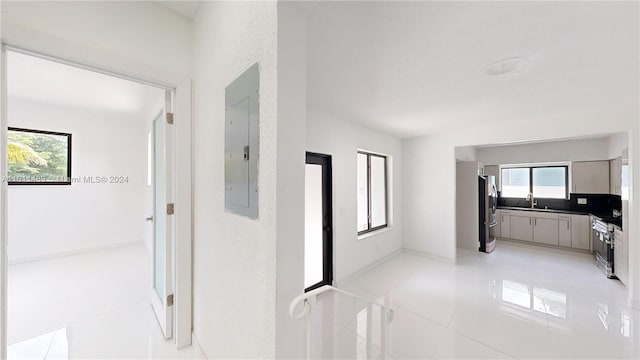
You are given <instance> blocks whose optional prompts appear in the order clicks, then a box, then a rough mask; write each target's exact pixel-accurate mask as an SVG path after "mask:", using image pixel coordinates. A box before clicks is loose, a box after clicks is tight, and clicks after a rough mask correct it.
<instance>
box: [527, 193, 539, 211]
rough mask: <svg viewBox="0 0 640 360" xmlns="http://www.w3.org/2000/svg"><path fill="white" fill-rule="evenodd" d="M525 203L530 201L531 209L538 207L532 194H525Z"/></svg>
mask: <svg viewBox="0 0 640 360" xmlns="http://www.w3.org/2000/svg"><path fill="white" fill-rule="evenodd" d="M527 201H531V208H532V209H534V208H535V207H536V205H538V202H537V201H536V199H534V198H533V194H532V193H528V194H527Z"/></svg>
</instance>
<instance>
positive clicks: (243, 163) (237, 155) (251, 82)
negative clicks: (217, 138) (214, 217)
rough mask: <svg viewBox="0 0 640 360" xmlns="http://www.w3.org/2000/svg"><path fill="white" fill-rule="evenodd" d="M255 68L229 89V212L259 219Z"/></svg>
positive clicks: (226, 161)
mask: <svg viewBox="0 0 640 360" xmlns="http://www.w3.org/2000/svg"><path fill="white" fill-rule="evenodd" d="M259 88H260V73H259V70H258V64H257V63H256V64H254V65H253V66H251V67H250V68H249V69H247V70H246V71H245V72H244V73H242V75H240V76H239V77H238V78H237V79H235V80H234V81H233V82H232V83H231V84H229V85H228V86H227V87H226V88H225V110H226V111H225V137H224V144H225V145H224V146H225V153H224V156H225V158H224V179H225V196H224V198H225V208H226V209H227V210H229V211H231V212H233V213H235V214H239V215H244V216H247V217H249V218H251V219H257V218H258V146H259V142H258V133H259V124H258V119H259V109H258V95H259Z"/></svg>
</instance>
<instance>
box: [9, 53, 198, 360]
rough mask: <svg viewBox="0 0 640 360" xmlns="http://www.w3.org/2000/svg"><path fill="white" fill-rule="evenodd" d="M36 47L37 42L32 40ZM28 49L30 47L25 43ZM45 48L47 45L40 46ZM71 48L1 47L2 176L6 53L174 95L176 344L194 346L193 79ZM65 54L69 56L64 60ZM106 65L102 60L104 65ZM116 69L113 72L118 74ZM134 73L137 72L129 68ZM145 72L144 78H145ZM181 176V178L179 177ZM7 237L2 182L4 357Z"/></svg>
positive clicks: (172, 154) (174, 288) (179, 347)
mask: <svg viewBox="0 0 640 360" xmlns="http://www.w3.org/2000/svg"><path fill="white" fill-rule="evenodd" d="M33 43H34V44H38V43H39V42H38V41H34V42H33ZM27 45H28V44H27ZM39 45H40V47H45V46H46V42H44V43H39ZM67 45H69V46H71V47H72V49H69V48H57V49H56V51H59V52H60V53H59V54H56V53H55V52H56V51H53V52H52V50H51V47H46V49H48V51H46V52H45V51H39V50H38V49H37V48H34V47H31V46H25V45H24V44H20V45H14V44H11V43H8V42H6V41H3V42H2V43H1V44H0V174H6V171H7V163H6V146H5V144H6V143H7V127H8V119H7V93H6V89H7V77H6V74H7V64H6V54H7V51H14V52H18V53H23V54H27V55H31V56H36V57H39V58H43V59H46V60H51V61H55V62H58V63H62V64H65V65H70V66H74V67H78V68H81V69H86V70H89V71H93V72H97V73H101V74H105V75H109V76H114V77H117V78H120V79H125V80H130V81H135V82H138V83H141V84H145V85H149V86H153V87H157V88H161V89H164V90H170V91H173V94H174V125H173V126H174V131H173V136H174V141H173V143H174V147H173V151H172V153H171V155H170V156H171V157H172V158H173V159H174V160H173V161H174V164H175V165H176V167H175V168H174V171H173V179H171V181H172V182H173V184H174V197H173V199H174V202H175V215H174V220H173V221H174V234H173V236H172V238H173V247H174V252H173V263H174V266H173V278H174V287H173V290H174V291H173V293H174V322H173V334H174V336H173V342H174V343H175V345H176V347H177V348H178V349H181V348H183V347H186V346H189V345H191V343H192V329H193V322H192V319H193V317H192V309H193V308H192V296H193V293H192V291H193V290H192V284H193V277H192V262H193V258H192V228H193V217H192V212H193V208H192V201H193V193H192V178H193V167H192V156H193V144H192V141H191V139H192V120H191V90H192V87H191V79H190V78H189V77H185V76H177V75H176V74H175V73H173V72H170V71H164V70H158V69H155V68H151V67H150V66H146V65H140V64H138V63H134V62H130V61H122V59H117V58H115V57H109V58H107V59H106V60H104V57H103V56H97V55H100V54H97V53H96V52H92V51H91V50H90V49H88V48H85V47H83V46H77V45H75V44H67ZM70 51H71V52H73V51H76V53H80V54H83V55H82V56H83V59H84V60H80V61H78V60H74V61H72V60H66V59H65V58H66V57H69V56H68V55H69V54H70ZM65 55H67V56H65ZM100 61H102V62H100ZM114 69H115V70H114ZM131 69H134V70H131ZM141 74H143V75H141ZM178 173H180V174H182V175H181V176H180V177H177V176H176V174H178ZM7 245H8V233H7V183H6V182H4V181H3V182H2V183H1V184H0V359H4V358H6V355H7V321H6V315H7V282H8V278H7V273H8V262H7V260H8V256H7V248H8V246H7Z"/></svg>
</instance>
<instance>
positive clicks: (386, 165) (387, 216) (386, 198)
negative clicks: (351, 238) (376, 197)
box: [358, 150, 389, 236]
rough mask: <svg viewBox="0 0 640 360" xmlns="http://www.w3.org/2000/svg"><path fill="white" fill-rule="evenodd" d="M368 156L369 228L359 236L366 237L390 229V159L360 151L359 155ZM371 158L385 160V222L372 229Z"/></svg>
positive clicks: (361, 231)
mask: <svg viewBox="0 0 640 360" xmlns="http://www.w3.org/2000/svg"><path fill="white" fill-rule="evenodd" d="M359 154H362V155H366V156H367V228H366V229H365V230H359V231H358V236H360V235H365V234H368V233H371V232H374V231H378V230H382V229H385V228H388V227H389V175H388V174H389V168H388V166H389V158H388V156H386V155H382V154H378V153H372V152H369V151H363V150H358V155H359ZM371 157H378V158H382V159H384V213H385V217H384V218H385V222H384V224H382V225H378V226H375V227H371Z"/></svg>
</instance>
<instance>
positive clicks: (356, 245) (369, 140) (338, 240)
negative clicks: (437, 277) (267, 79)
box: [307, 110, 406, 283]
mask: <svg viewBox="0 0 640 360" xmlns="http://www.w3.org/2000/svg"><path fill="white" fill-rule="evenodd" d="M359 149H360V150H369V151H372V152H378V153H382V154H385V155H389V156H390V162H389V166H390V167H391V172H390V174H391V176H390V177H389V187H390V189H391V205H392V208H391V211H390V215H391V216H390V221H391V229H390V230H389V231H386V232H381V233H378V234H375V235H373V236H371V237H366V238H361V239H358V235H357V206H356V204H357V193H356V189H357V186H356V185H357V184H356V179H357V171H356V159H357V157H356V154H357V151H358V150H359ZM307 150H308V151H312V152H318V153H323V154H328V155H331V157H332V158H331V161H332V163H333V164H332V165H333V166H332V170H333V241H334V278H335V280H337V281H338V283H339V282H340V281H341V280H343V279H345V278H346V277H348V276H349V275H352V274H354V273H355V272H357V271H358V270H361V269H362V268H364V267H366V266H367V265H370V264H372V263H374V262H375V261H377V260H379V259H381V258H383V257H385V256H386V255H389V254H391V253H393V252H394V251H397V250H399V249H401V248H402V235H403V226H402V222H403V216H402V214H403V208H402V201H403V199H402V184H403V181H402V166H403V153H402V142H401V140H400V139H398V138H396V137H393V136H390V135H386V134H382V133H380V132H377V131H373V130H370V129H367V128H363V127H362V126H359V125H356V124H354V123H352V122H349V121H348V120H347V119H340V118H336V117H334V116H330V115H326V114H323V113H321V112H318V111H314V110H310V111H309V112H308V115H307ZM405 189H406V188H405Z"/></svg>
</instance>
